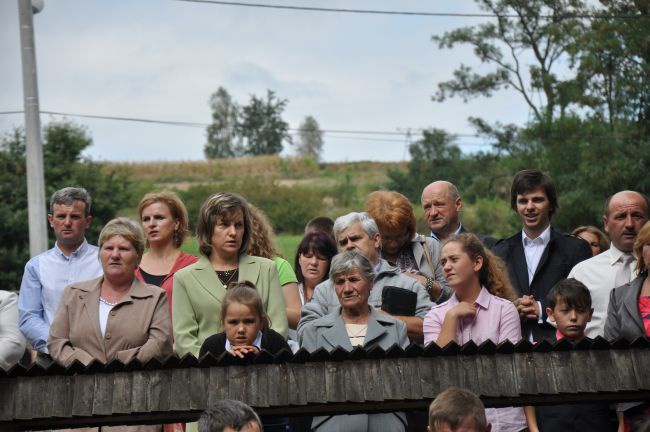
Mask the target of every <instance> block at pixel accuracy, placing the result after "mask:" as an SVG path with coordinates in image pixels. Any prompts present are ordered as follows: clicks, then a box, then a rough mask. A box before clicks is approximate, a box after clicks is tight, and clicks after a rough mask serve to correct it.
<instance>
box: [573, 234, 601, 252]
mask: <svg viewBox="0 0 650 432" xmlns="http://www.w3.org/2000/svg"><path fill="white" fill-rule="evenodd" d="M578 237H580V238H581V239H583V240H584V241H586V242H587V243H589V246H590V247H591V254H592V255H593V256H596V255H598V254H599V253H601V252H602V251H601V250H600V241H599V240H598V236H597V235H596V234H594V233H591V232H589V231H583V232H581V233H580V234H578Z"/></svg>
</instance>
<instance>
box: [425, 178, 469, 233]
mask: <svg viewBox="0 0 650 432" xmlns="http://www.w3.org/2000/svg"><path fill="white" fill-rule="evenodd" d="M421 201H422V208H423V209H424V220H425V221H426V223H427V225H428V226H429V229H430V230H431V232H434V233H436V235H437V236H438V238H440V239H441V240H444V239H446V238H447V237H449V236H450V235H451V234H452V233H454V232H455V231H456V230H457V229H458V227H459V225H460V222H459V221H458V212H460V210H461V208H462V207H463V202H462V200H461V199H460V197H458V198H456V199H455V200H453V199H452V198H451V195H450V194H449V184H448V183H447V182H434V183H431V184H430V185H429V186H427V187H426V188H425V189H424V190H423V191H422V199H421Z"/></svg>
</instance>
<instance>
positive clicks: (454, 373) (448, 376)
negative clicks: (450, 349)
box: [436, 356, 459, 391]
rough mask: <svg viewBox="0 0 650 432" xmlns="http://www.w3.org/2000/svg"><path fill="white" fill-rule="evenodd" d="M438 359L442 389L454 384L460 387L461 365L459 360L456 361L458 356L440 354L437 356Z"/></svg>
mask: <svg viewBox="0 0 650 432" xmlns="http://www.w3.org/2000/svg"><path fill="white" fill-rule="evenodd" d="M436 359H437V360H438V362H437V364H438V368H437V369H436V373H437V375H438V381H439V382H440V391H443V390H445V389H446V388H448V387H452V386H453V387H458V382H459V377H458V373H459V370H458V369H459V367H458V362H457V361H456V356H440V357H436Z"/></svg>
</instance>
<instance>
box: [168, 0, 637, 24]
mask: <svg viewBox="0 0 650 432" xmlns="http://www.w3.org/2000/svg"><path fill="white" fill-rule="evenodd" d="M175 1H181V2H186V3H208V4H214V5H221V6H239V7H252V8H262V9H283V10H295V11H306V12H330V13H351V14H366V15H402V16H424V17H443V18H497V17H503V18H521V16H520V15H517V14H504V15H497V14H493V13H460V12H421V11H418V12H416V11H396V10H379V9H348V8H326V7H316V6H289V5H276V4H265V3H249V2H234V1H221V0H175ZM539 18H542V19H547V20H556V19H580V18H582V19H636V18H642V16H641V15H605V14H565V15H540V16H539Z"/></svg>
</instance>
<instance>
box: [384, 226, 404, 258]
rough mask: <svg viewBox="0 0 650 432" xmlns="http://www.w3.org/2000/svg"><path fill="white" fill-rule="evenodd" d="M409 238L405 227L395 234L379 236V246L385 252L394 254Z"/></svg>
mask: <svg viewBox="0 0 650 432" xmlns="http://www.w3.org/2000/svg"><path fill="white" fill-rule="evenodd" d="M410 240H411V238H410V236H409V232H408V230H407V229H404V231H402V232H400V233H397V234H395V235H385V236H382V237H381V248H382V251H383V252H384V253H385V254H388V255H391V256H396V255H397V254H398V253H399V251H400V250H402V248H403V247H404V246H406V244H407V243H408V242H409V241H410Z"/></svg>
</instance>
